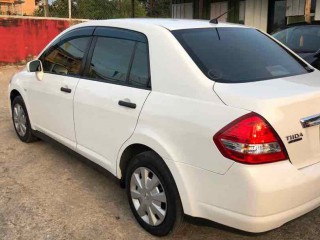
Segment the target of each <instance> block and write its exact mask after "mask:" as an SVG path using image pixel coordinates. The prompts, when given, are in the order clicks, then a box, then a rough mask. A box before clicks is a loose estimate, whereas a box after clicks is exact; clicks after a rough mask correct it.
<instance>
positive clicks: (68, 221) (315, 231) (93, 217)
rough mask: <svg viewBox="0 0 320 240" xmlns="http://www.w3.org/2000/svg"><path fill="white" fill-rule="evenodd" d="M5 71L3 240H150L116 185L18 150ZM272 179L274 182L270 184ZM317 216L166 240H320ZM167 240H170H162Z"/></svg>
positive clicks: (50, 156) (78, 166)
mask: <svg viewBox="0 0 320 240" xmlns="http://www.w3.org/2000/svg"><path fill="white" fill-rule="evenodd" d="M20 69H21V67H16V66H4V67H0V239H139V240H140V239H153V237H152V236H151V235H149V234H148V233H146V232H145V231H144V230H143V229H141V228H140V227H139V226H138V224H137V223H136V222H135V220H134V218H133V215H132V214H131V211H130V209H129V206H128V204H127V199H126V196H125V191H124V190H123V189H121V188H120V187H119V183H118V181H117V180H116V179H115V178H114V177H113V176H111V174H108V173H106V172H104V171H101V170H99V168H97V167H95V166H94V165H93V164H89V163H88V161H84V160H83V159H81V158H79V157H78V156H75V155H73V154H71V153H69V152H68V151H66V150H65V149H64V148H62V147H61V146H58V145H56V144H53V143H52V142H48V141H47V142H45V141H39V142H36V143H32V144H24V143H22V142H20V141H19V140H18V138H17V136H16V134H15V132H14V130H13V127H12V123H11V118H10V116H9V110H8V106H9V103H8V100H7V87H8V83H9V81H10V78H11V76H12V75H13V74H14V73H15V72H17V71H19V70H20ZM270 177H271V176H270ZM319 236H320V209H316V210H314V211H313V212H311V213H309V214H307V215H305V216H303V217H301V218H299V219H297V220H295V221H292V222H290V223H288V224H286V225H284V226H283V227H281V228H279V229H277V230H274V231H271V232H268V233H264V234H247V233H243V232H240V231H236V230H233V229H230V228H226V227H223V226H221V225H218V224H215V223H212V222H209V221H203V220H199V219H194V218H187V219H186V225H185V227H184V229H183V231H181V233H179V234H177V235H171V236H169V237H168V239H223V240H228V239H236V240H245V239H258V240H265V239H279V240H283V239H290V240H293V239H320V237H319ZM164 239H166V238H164Z"/></svg>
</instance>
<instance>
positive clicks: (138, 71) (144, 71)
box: [129, 43, 149, 87]
mask: <svg viewBox="0 0 320 240" xmlns="http://www.w3.org/2000/svg"><path fill="white" fill-rule="evenodd" d="M148 82H149V59H148V50H147V44H145V43H137V47H136V51H135V55H134V59H133V62H132V67H131V71H130V77H129V84H130V85H133V86H136V87H147V85H148Z"/></svg>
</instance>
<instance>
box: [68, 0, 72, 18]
mask: <svg viewBox="0 0 320 240" xmlns="http://www.w3.org/2000/svg"><path fill="white" fill-rule="evenodd" d="M68 7H69V21H71V18H72V11H71V9H72V2H71V0H69V1H68Z"/></svg>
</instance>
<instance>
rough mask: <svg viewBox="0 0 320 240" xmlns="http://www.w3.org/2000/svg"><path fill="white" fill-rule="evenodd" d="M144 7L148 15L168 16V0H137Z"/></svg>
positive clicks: (169, 5) (169, 4)
mask: <svg viewBox="0 0 320 240" xmlns="http://www.w3.org/2000/svg"><path fill="white" fill-rule="evenodd" d="M139 1H140V2H141V3H142V4H143V5H144V7H145V9H146V11H147V16H148V17H164V18H166V17H170V7H171V1H170V0H139Z"/></svg>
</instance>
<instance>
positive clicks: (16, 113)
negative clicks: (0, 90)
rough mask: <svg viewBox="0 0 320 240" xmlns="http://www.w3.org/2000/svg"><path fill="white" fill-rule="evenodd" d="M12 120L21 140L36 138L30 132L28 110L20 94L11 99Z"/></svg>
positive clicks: (28, 140) (26, 140)
mask: <svg viewBox="0 0 320 240" xmlns="http://www.w3.org/2000/svg"><path fill="white" fill-rule="evenodd" d="M12 121H13V126H14V129H15V130H16V133H17V135H18V137H19V138H20V140H21V141H22V142H25V143H29V142H33V141H35V140H36V139H37V138H36V137H35V136H34V134H33V132H32V129H31V125H30V120H29V116H28V112H27V109H26V106H25V103H24V101H23V99H22V97H21V96H17V97H15V98H14V100H13V101H12Z"/></svg>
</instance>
